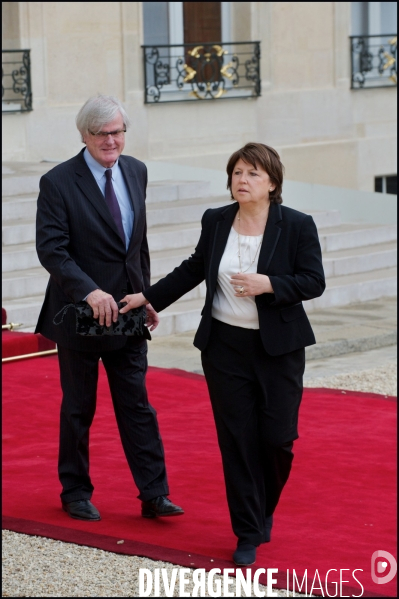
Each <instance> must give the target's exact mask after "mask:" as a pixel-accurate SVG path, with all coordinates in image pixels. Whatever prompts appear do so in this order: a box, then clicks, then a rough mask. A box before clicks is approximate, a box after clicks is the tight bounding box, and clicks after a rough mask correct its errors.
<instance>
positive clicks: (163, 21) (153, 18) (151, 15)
mask: <svg viewBox="0 0 399 599" xmlns="http://www.w3.org/2000/svg"><path fill="white" fill-rule="evenodd" d="M168 4H169V2H143V19H144V44H145V45H157V44H169V16H168Z"/></svg>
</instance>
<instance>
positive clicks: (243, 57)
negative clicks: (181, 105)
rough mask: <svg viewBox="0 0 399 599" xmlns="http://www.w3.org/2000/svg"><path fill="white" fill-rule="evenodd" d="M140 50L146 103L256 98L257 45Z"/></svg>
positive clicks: (191, 45) (257, 79)
mask: <svg viewBox="0 0 399 599" xmlns="http://www.w3.org/2000/svg"><path fill="white" fill-rule="evenodd" d="M142 48H143V60H144V74H145V90H144V102H145V103H146V104H154V103H161V102H182V101H196V100H219V99H223V98H252V97H256V96H260V92H261V89H260V87H261V86H260V42H235V43H222V42H214V43H212V42H210V43H208V42H207V43H203V44H200V43H198V44H184V45H168V46H161V45H159V46H142Z"/></svg>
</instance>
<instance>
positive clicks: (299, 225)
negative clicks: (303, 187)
mask: <svg viewBox="0 0 399 599" xmlns="http://www.w3.org/2000/svg"><path fill="white" fill-rule="evenodd" d="M238 207H239V206H238V203H234V204H231V205H229V206H224V207H222V208H216V209H209V210H207V211H206V212H205V213H204V215H203V217H202V232H201V237H200V239H199V242H198V245H197V247H196V249H195V252H194V254H192V256H191V257H190V258H188V259H187V260H185V261H184V262H182V264H181V265H180V266H178V267H177V268H175V269H174V271H173V272H171V273H170V274H169V275H167V276H166V277H165V278H163V279H161V280H160V281H158V282H157V283H156V284H155V285H153V286H152V287H149V288H148V289H145V290H144V292H143V293H144V295H145V297H146V298H147V299H148V300H149V302H150V303H151V304H152V306H153V307H154V308H155V310H157V311H160V310H163V309H164V308H166V307H167V306H169V305H170V304H172V303H173V302H175V301H176V300H177V299H178V298H179V297H181V296H183V295H184V294H185V293H187V292H188V291H190V289H193V288H194V287H196V286H197V285H198V284H199V283H201V281H203V280H204V279H205V281H206V285H207V293H206V299H205V306H204V308H203V310H202V313H201V314H202V319H201V322H200V325H199V328H198V331H197V334H196V336H195V339H194V345H195V346H196V347H198V348H199V349H200V350H204V349H205V348H206V346H207V343H208V340H209V335H210V330H211V320H212V303H213V296H214V293H215V289H216V284H217V277H218V270H219V264H220V260H221V258H222V255H223V252H224V249H225V247H226V243H227V239H228V237H229V234H230V229H231V226H232V224H233V221H234V217H235V215H236V213H237V210H238ZM257 272H258V273H261V274H265V275H268V276H269V278H270V282H271V284H272V287H273V290H274V293H273V294H271V293H264V294H262V295H258V296H256V297H255V302H256V306H257V308H258V314H259V327H260V334H261V338H262V342H263V345H264V348H265V350H266V351H267V353H269V354H270V355H272V356H278V355H281V354H284V353H288V352H290V351H294V350H295V349H299V348H302V347H305V346H307V345H312V344H313V343H316V340H315V337H314V334H313V331H312V328H311V326H310V323H309V320H308V317H307V316H306V312H305V310H304V308H303V305H302V301H303V300H309V299H312V298H314V297H318V296H320V295H321V294H322V293H323V291H324V289H325V280H324V271H323V265H322V259H321V248H320V243H319V238H318V235H317V229H316V225H315V223H314V221H313V218H312V217H311V216H309V215H306V214H303V213H302V212H298V211H297V210H293V209H292V208H287V207H285V206H281V205H280V204H271V205H270V209H269V217H268V220H267V225H266V230H265V234H264V237H263V242H262V246H261V249H260V254H259V261H258V270H257Z"/></svg>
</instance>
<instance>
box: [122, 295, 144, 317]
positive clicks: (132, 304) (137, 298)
mask: <svg viewBox="0 0 399 599" xmlns="http://www.w3.org/2000/svg"><path fill="white" fill-rule="evenodd" d="M120 301H121V302H126V306H123V308H121V309H120V310H119V312H120V313H121V314H126V312H129V310H132V309H133V308H139V307H140V306H144V305H145V304H148V300H146V299H145V297H144V295H143V294H142V293H132V294H131V295H125V297H123V298H122V299H121V300H120Z"/></svg>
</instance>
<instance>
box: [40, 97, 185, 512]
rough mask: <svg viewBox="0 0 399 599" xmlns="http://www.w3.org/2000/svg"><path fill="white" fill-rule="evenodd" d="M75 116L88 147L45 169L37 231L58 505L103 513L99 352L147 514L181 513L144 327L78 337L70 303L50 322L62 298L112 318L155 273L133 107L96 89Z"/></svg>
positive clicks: (152, 320)
mask: <svg viewBox="0 0 399 599" xmlns="http://www.w3.org/2000/svg"><path fill="white" fill-rule="evenodd" d="M76 124H77V128H78V130H79V131H80V134H81V136H82V141H83V142H84V143H85V145H86V147H85V148H84V149H83V150H82V151H81V152H80V153H79V154H78V155H77V156H75V157H74V158H71V159H70V160H68V161H66V162H64V163H62V164H60V165H58V166H56V167H55V168H53V169H52V170H51V171H49V172H48V173H47V174H46V175H44V176H43V177H42V178H41V180H40V193H39V198H38V208H37V232H36V238H37V253H38V256H39V260H40V262H41V264H42V265H43V266H44V268H46V269H47V270H48V272H49V273H50V280H49V283H48V286H47V291H46V296H45V299H44V303H43V307H42V310H41V313H40V316H39V320H38V324H37V327H36V332H40V333H42V334H43V335H44V336H46V337H48V338H49V339H52V340H53V341H55V342H56V343H57V345H58V357H59V365H60V376H61V387H62V392H63V399H62V405H61V420H60V451H59V478H60V481H61V484H62V492H61V501H62V508H63V509H64V511H66V512H67V513H68V514H69V516H71V517H72V518H76V519H80V520H100V514H99V512H98V510H97V509H96V507H95V506H94V505H93V504H92V503H91V501H90V499H91V496H92V493H93V489H94V487H93V485H92V482H91V479H90V476H89V429H90V426H91V423H92V421H93V417H94V413H95V406H96V393H97V380H98V362H99V360H100V359H101V360H102V362H103V364H104V367H105V370H106V372H107V376H108V381H109V386H110V390H111V396H112V401H113V405H114V410H115V416H116V420H117V424H118V428H119V432H120V436H121V441H122V445H123V449H124V451H125V455H126V458H127V461H128V464H129V467H130V470H131V472H132V475H133V478H134V481H135V483H136V485H137V487H138V489H139V492H140V493H139V495H138V497H139V499H141V501H142V515H143V516H144V517H147V518H154V517H156V516H176V515H181V514H183V513H184V512H183V510H182V509H181V508H180V507H178V506H176V505H174V504H173V503H172V502H171V501H170V500H169V499H168V498H167V495H168V494H169V489H168V483H167V477H166V469H165V460H164V450H163V445H162V440H161V437H160V433H159V430H158V423H157V417H156V412H155V410H154V409H153V407H152V406H151V405H150V403H149V402H148V398H147V392H146V387H145V375H146V371H147V339H151V336H150V334H149V332H148V330H147V329H145V334H144V335H143V336H142V337H141V336H139V337H137V336H134V337H128V336H126V337H125V336H114V337H112V336H102V337H81V336H79V335H77V334H76V325H75V314H74V310H69V311H68V312H65V314H64V316H63V320H62V323H61V324H60V325H59V326H57V325H55V324H54V322H53V320H54V317H55V316H56V314H57V313H59V312H60V311H61V312H62V310H63V308H65V306H67V305H68V304H70V303H71V302H72V303H77V302H80V301H82V300H85V301H86V302H87V303H88V304H89V305H90V306H91V307H92V309H93V315H94V318H98V319H99V323H100V325H104V324H105V325H106V326H107V327H109V326H110V325H111V323H112V321H114V322H115V321H116V320H117V318H118V306H117V303H116V302H118V301H120V300H121V299H122V298H123V297H124V296H125V295H126V293H129V292H130V293H133V292H139V291H141V290H142V289H144V288H145V287H147V286H148V285H149V283H150V259H149V251H148V244H147V236H146V212H145V195H146V186H147V170H146V167H145V165H144V164H143V163H142V162H140V161H139V160H136V159H135V158H132V157H130V156H122V155H121V153H122V151H123V148H124V145H125V132H126V129H127V128H128V126H129V119H128V116H127V114H126V112H125V110H124V108H123V106H122V105H121V103H120V102H119V101H118V100H117V99H116V98H114V97H112V96H97V97H93V98H90V99H89V100H88V101H87V102H86V103H85V105H84V106H83V107H82V108H81V110H80V112H79V114H78V116H77V119H76ZM158 322H159V319H158V316H157V314H156V312H155V310H154V309H153V308H152V307H151V306H147V327H148V328H149V329H150V330H153V329H155V328H156V326H157V325H158Z"/></svg>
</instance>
